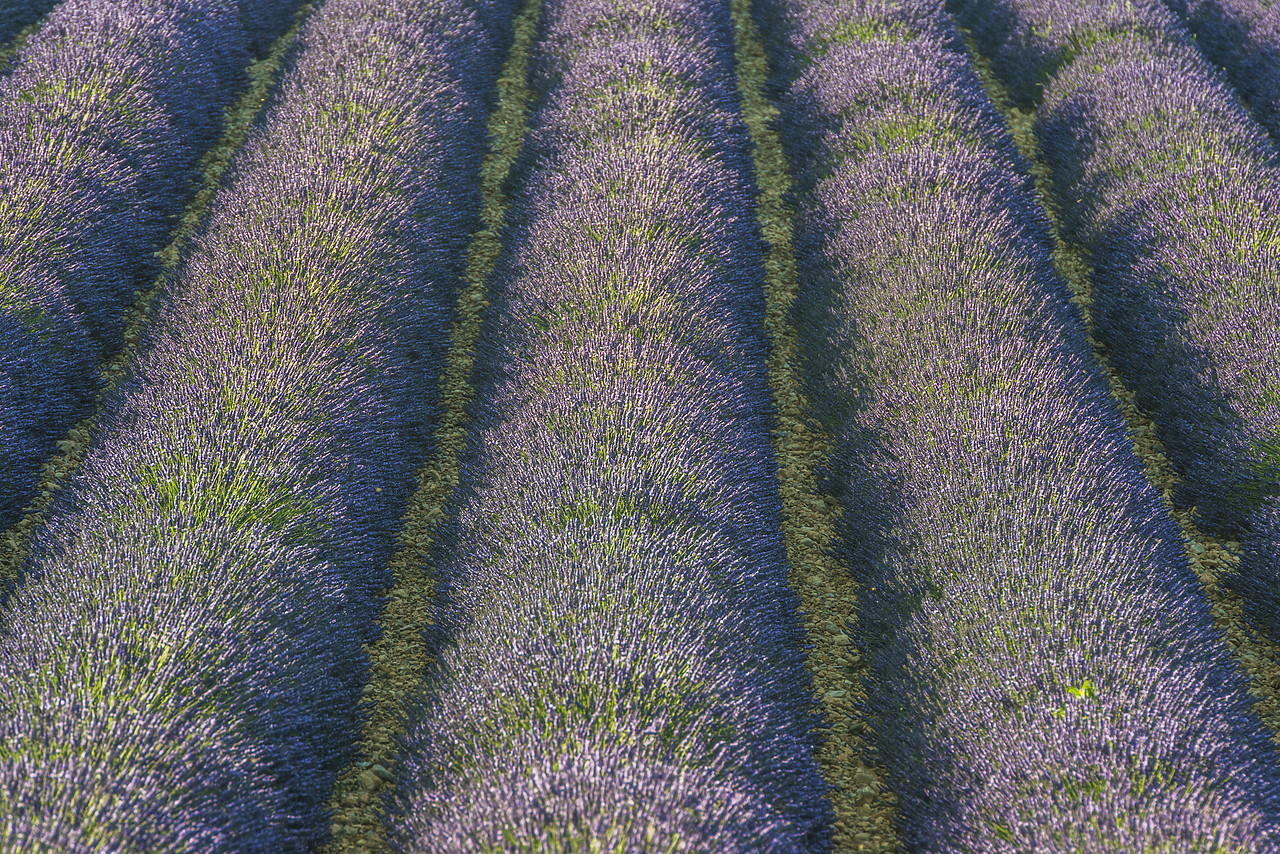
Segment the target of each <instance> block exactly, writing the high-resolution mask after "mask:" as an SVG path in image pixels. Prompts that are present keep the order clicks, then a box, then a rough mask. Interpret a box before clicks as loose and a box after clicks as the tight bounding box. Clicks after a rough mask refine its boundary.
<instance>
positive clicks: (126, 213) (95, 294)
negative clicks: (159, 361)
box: [0, 0, 298, 527]
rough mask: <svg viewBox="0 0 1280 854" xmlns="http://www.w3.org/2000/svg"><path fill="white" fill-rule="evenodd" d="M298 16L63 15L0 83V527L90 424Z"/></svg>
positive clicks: (249, 12) (242, 6) (239, 9)
mask: <svg viewBox="0 0 1280 854" xmlns="http://www.w3.org/2000/svg"><path fill="white" fill-rule="evenodd" d="M46 5H47V4H46ZM297 5H298V3H297V2H296V0H243V2H240V3H228V2H222V0H169V2H165V3H159V4H158V3H154V2H143V0H121V1H120V2H113V3H101V2H93V0H67V2H64V3H61V4H59V5H58V6H57V7H56V8H55V9H54V10H53V11H52V12H51V13H50V14H49V15H48V17H47V18H45V20H44V21H43V23H42V24H41V26H40V28H39V29H38V30H37V31H36V32H35V34H34V35H32V36H31V38H30V40H29V42H28V43H27V45H26V46H25V48H24V49H23V50H22V51H21V53H20V54H19V55H18V56H17V58H16V60H15V65H14V67H13V68H12V69H11V70H10V71H9V73H8V74H6V75H5V76H4V77H0V341H3V342H4V345H5V349H4V353H3V356H0V527H7V526H8V525H10V524H12V523H13V521H14V520H15V519H16V517H17V515H18V514H19V513H20V512H21V510H22V508H23V507H25V506H26V505H27V504H28V503H29V502H30V500H31V498H32V497H33V495H34V493H35V488H36V482H37V471H38V469H39V467H40V464H41V463H42V462H43V461H44V460H45V458H47V457H48V456H49V454H50V453H51V452H52V450H53V448H54V445H55V443H56V442H57V440H59V439H61V438H63V437H64V436H66V432H67V429H68V428H69V427H70V426H71V425H72V424H73V423H74V422H75V421H76V420H78V419H79V418H81V417H83V416H84V415H86V414H88V412H89V411H90V409H91V407H92V403H93V397H94V392H95V391H96V379H97V371H98V366H99V362H100V360H101V359H102V357H103V356H105V355H107V354H109V353H112V352H114V351H116V350H118V349H119V348H120V346H121V345H122V344H123V341H122V339H121V334H122V333H123V328H124V327H123V324H124V313H125V309H126V307H127V306H128V304H129V303H130V302H131V301H132V299H133V293H134V289H135V288H138V287H145V286H146V285H148V284H150V282H151V279H152V278H153V277H154V276H155V274H156V272H157V270H158V267H157V263H156V261H155V259H154V258H153V257H152V253H154V252H155V250H157V249H159V248H160V246H161V245H162V244H163V243H164V241H165V239H166V237H165V235H166V233H167V232H168V230H169V228H171V227H172V225H173V221H174V217H175V216H176V215H177V214H178V213H180V212H181V211H182V208H183V205H184V204H185V203H186V201H187V199H188V198H189V197H190V195H191V194H192V193H193V192H194V189H195V184H194V180H195V178H196V177H197V176H196V174H195V172H196V165H197V162H198V160H199V158H200V156H201V155H202V154H203V153H204V152H205V151H206V150H207V149H208V148H209V146H210V145H211V143H212V142H213V141H214V139H216V137H217V135H218V134H219V132H220V131H221V128H222V118H223V109H224V107H226V106H227V105H228V104H229V103H230V102H231V99H232V98H233V97H234V96H235V95H236V94H237V93H238V92H239V91H240V90H241V89H242V88H243V85H244V84H245V82H246V78H245V68H246V66H247V65H248V63H249V56H250V52H253V51H257V50H259V49H260V48H262V47H263V46H265V45H269V44H270V43H271V41H272V40H273V39H274V38H275V36H276V34H278V32H279V31H280V30H281V29H282V27H283V26H284V25H287V23H288V22H289V20H290V17H291V12H292V10H293V9H294V8H296V6H297ZM6 8H8V7H6ZM23 9H25V10H27V11H28V12H30V13H31V14H24V15H23V16H21V20H22V21H24V22H26V23H30V20H29V19H31V18H34V17H36V14H35V13H36V12H38V11H40V9H41V7H40V6H39V4H30V5H29V6H28V5H27V4H17V5H16V6H14V7H13V8H12V9H11V10H10V11H11V12H12V13H14V14H16V13H17V12H18V11H20V10H23ZM0 23H2V22H0Z"/></svg>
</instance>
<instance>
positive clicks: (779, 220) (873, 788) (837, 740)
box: [731, 0, 902, 854]
mask: <svg viewBox="0 0 1280 854" xmlns="http://www.w3.org/2000/svg"><path fill="white" fill-rule="evenodd" d="M731 8H732V10H733V21H734V29H735V41H736V45H737V49H736V53H737V65H738V81H739V89H740V91H741V93H742V103H743V114H744V116H745V118H746V123H747V128H748V130H749V131H750V133H751V140H752V143H753V146H754V152H753V157H754V160H755V166H756V179H757V182H758V184H759V185H760V198H759V213H758V216H759V220H760V229H761V232H762V233H763V234H764V237H765V239H766V240H767V241H768V242H769V250H768V252H767V254H766V256H765V295H766V299H767V309H766V316H765V330H766V332H767V333H768V335H769V338H770V340H771V342H772V345H773V347H772V351H771V353H770V356H769V362H768V369H769V385H770V387H771V388H772V390H773V398H774V405H775V406H776V407H777V413H778V428H777V430H776V432H775V433H774V437H773V445H774V452H775V453H776V455H777V458H778V482H779V483H778V485H779V488H780V490H781V492H782V508H783V520H782V533H783V537H784V539H785V541H786V548H787V558H788V560H790V562H791V584H792V586H793V587H794V588H795V590H796V592H797V593H798V594H799V596H800V602H801V607H802V608H803V610H804V612H805V613H804V622H805V629H806V631H807V633H808V643H809V644H810V645H811V649H810V652H809V670H810V672H811V673H812V674H813V680H814V692H815V694H816V698H817V701H818V708H819V710H820V712H821V713H822V715H823V717H824V718H825V720H826V722H827V729H826V731H825V738H824V739H823V743H822V745H821V747H820V748H819V750H818V763H819V766H820V767H821V770H822V774H823V776H824V777H825V778H826V779H827V782H829V783H830V784H831V786H832V789H833V791H832V798H831V800H832V803H833V804H834V806H835V812H836V823H835V837H834V846H833V850H834V851H835V852H837V854H844V852H853V851H857V852H897V851H901V850H902V843H901V840H900V839H899V838H898V835H897V832H896V830H895V827H894V822H895V817H896V815H897V798H896V797H895V796H894V795H893V793H892V792H890V791H889V790H888V789H887V787H886V786H885V785H884V784H883V783H882V782H881V781H882V780H884V779H885V770H884V768H883V767H878V766H876V765H875V764H874V763H873V761H872V759H871V757H870V756H869V754H868V751H867V741H866V736H867V723H866V721H865V720H864V719H863V718H862V716H861V715H859V713H858V711H857V709H856V705H855V704H856V703H857V702H858V701H859V700H861V699H864V698H865V696H866V689H865V686H864V680H865V678H866V675H867V667H866V662H865V660H864V659H863V657H862V655H861V654H860V652H859V650H858V649H857V648H856V647H855V646H854V645H853V644H852V643H851V642H850V639H849V635H848V634H846V633H845V627H846V626H847V625H849V624H850V623H851V622H853V620H854V607H855V605H856V603H857V588H858V585H857V583H856V582H854V580H853V577H852V575H851V574H850V572H849V568H848V567H846V566H844V565H842V564H841V563H840V562H839V561H838V560H836V559H835V558H834V557H832V556H831V555H830V554H827V551H828V550H829V549H830V547H831V546H832V545H833V543H834V541H835V528H834V525H835V520H836V517H837V515H838V514H839V512H840V509H839V507H838V505H837V502H836V500H835V499H834V498H831V497H830V496H826V495H823V494H822V493H821V492H819V489H818V482H817V477H816V475H815V467H816V466H817V465H818V464H820V463H821V462H823V461H824V460H825V459H826V457H827V456H828V455H829V454H830V451H831V445H830V440H829V439H828V437H826V436H824V435H823V434H822V433H821V432H820V429H821V428H820V427H819V425H818V423H817V420H816V419H814V418H808V417H806V413H808V412H809V411H810V410H809V404H808V401H807V400H806V399H805V396H804V393H803V391H802V390H801V383H800V377H799V376H798V371H799V364H800V359H799V345H798V343H797V338H796V332H795V329H794V328H793V327H792V326H791V323H790V320H789V313H790V310H791V303H792V302H793V301H794V300H795V295H796V286H797V282H796V267H795V256H794V253H793V251H792V243H791V238H792V212H791V211H790V210H789V209H788V206H787V204H786V203H785V201H784V199H785V197H786V193H787V191H788V190H789V188H790V183H791V181H790V177H789V174H790V170H789V167H788V164H787V159H786V155H785V154H784V152H783V150H782V142H781V140H780V139H779V137H778V134H777V132H776V131H774V130H773V128H772V127H771V126H770V122H771V121H772V120H773V118H774V117H775V116H776V115H777V110H776V108H775V107H774V106H773V105H772V104H770V103H769V102H768V100H767V99H766V98H765V96H764V94H763V89H762V87H763V86H764V84H765V81H766V80H767V79H768V73H769V68H768V61H767V59H766V58H765V53H764V48H763V47H762V45H761V43H760V39H759V37H758V35H757V33H756V29H755V25H754V23H753V21H752V19H751V11H750V9H751V3H750V0H731Z"/></svg>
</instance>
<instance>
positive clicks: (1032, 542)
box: [755, 0, 1280, 854]
mask: <svg viewBox="0 0 1280 854" xmlns="http://www.w3.org/2000/svg"><path fill="white" fill-rule="evenodd" d="M755 8H756V16H757V22H758V25H759V28H760V30H761V31H762V32H764V33H766V34H768V36H769V40H770V42H771V44H770V47H769V49H770V51H771V52H772V55H773V57H774V60H775V64H776V66H777V68H778V69H779V71H778V75H777V78H776V79H775V86H776V91H777V93H778V95H779V98H780V108H781V116H780V119H779V121H780V125H781V129H782V132H783V136H784V144H785V145H786V146H787V148H788V150H789V155H790V156H791V158H792V162H793V164H794V169H795V172H796V182H795V188H796V189H795V194H796V203H797V205H798V211H799V213H798V218H797V236H796V253H797V262H798V265H799V271H800V277H801V284H800V293H799V297H798V300H797V313H796V318H795V320H796V324H797V328H798V329H800V330H801V331H802V335H803V337H804V341H803V346H804V350H805V352H806V353H807V366H806V367H807V373H808V382H809V387H810V393H811V395H812V399H813V400H815V401H816V403H817V414H818V415H819V416H820V417H821V418H822V420H823V421H824V422H825V425H826V426H827V428H828V429H830V430H831V431H832V433H833V435H834V436H835V437H836V442H835V446H836V448H837V451H836V454H835V455H834V457H833V460H832V462H831V465H830V470H829V472H828V476H829V485H830V488H831V489H832V490H833V492H835V493H836V494H837V495H838V496H839V497H840V499H841V501H842V504H843V508H844V513H843V516H842V518H841V522H840V533H841V537H842V550H843V552H844V556H845V558H846V559H847V561H848V563H849V565H850V567H852V568H853V569H854V571H855V572H857V573H858V575H859V580H860V581H861V583H862V589H861V591H860V593H859V607H858V622H857V625H856V626H855V627H854V629H853V631H856V632H857V635H858V637H859V638H860V639H861V642H862V643H863V644H864V645H865V646H866V647H867V648H868V650H870V658H871V673H872V679H871V681H870V682H869V687H868V691H869V699H868V701H867V704H866V711H867V713H868V714H869V715H870V717H871V718H872V722H873V725H872V729H871V731H872V732H873V733H875V737H876V742H877V748H878V755H879V757H880V758H881V759H882V760H883V762H884V763H885V764H886V766H887V768H888V770H889V783H890V785H891V787H892V789H893V790H894V791H895V792H896V793H897V795H898V799H899V804H900V809H901V831H902V835H903V838H904V840H905V842H906V843H907V846H908V848H910V849H911V850H914V851H922V852H925V851H927V852H1027V851H1035V852H1058V851H1061V852H1068V851H1113V850H1114V851H1145V852H1157V851H1158V852H1170V854H1172V852H1182V851H1225V850H1230V851H1274V850H1276V846H1277V844H1280V822H1278V820H1277V816H1278V815H1280V812H1278V811H1277V808H1278V807H1280V788H1278V786H1277V783H1278V782H1280V780H1278V778H1280V775H1278V773H1277V769H1276V767H1275V763H1274V758H1273V753H1272V750H1271V748H1270V745H1269V743H1268V741H1267V739H1266V736H1265V734H1264V732H1263V730H1262V726H1261V723H1260V721H1258V720H1257V718H1256V717H1255V716H1254V715H1253V714H1252V712H1250V711H1249V708H1248V706H1249V701H1248V696H1247V694H1246V693H1245V685H1244V682H1243V680H1242V678H1241V677H1240V676H1239V675H1238V673H1237V672H1236V671H1235V669H1234V667H1233V665H1232V661H1231V658H1230V655H1229V653H1228V651H1227V649H1226V647H1225V645H1224V644H1223V643H1222V640H1221V635H1220V634H1219V633H1218V632H1217V631H1216V630H1215V629H1214V627H1213V622H1212V619H1211V617H1210V615H1209V613H1208V609H1207V606H1206V604H1205V602H1204V599H1203V597H1202V595H1201V594H1200V591H1199V589H1198V583H1197V581H1196V579H1195V577H1194V575H1193V574H1192V573H1191V571H1190V568H1189V566H1188V564H1187V561H1186V557H1185V555H1184V553H1183V551H1182V547H1181V538H1180V536H1179V532H1178V529H1177V528H1176V526H1175V525H1174V524H1173V522H1172V520H1171V519H1170V517H1169V516H1168V514H1167V513H1165V512H1164V508H1163V506H1162V503H1161V501H1160V499H1159V497H1158V496H1157V494H1156V493H1155V491H1154V490H1153V488H1152V487H1151V485H1150V483H1149V482H1147V480H1146V479H1145V478H1144V476H1143V474H1142V471H1141V468H1140V465H1139V463H1138V461H1137V459H1136V458H1135V456H1134V454H1133V452H1132V450H1131V445H1130V443H1129V440H1128V438H1127V436H1126V434H1125V429H1124V424H1123V421H1122V419H1121V416H1120V413H1119V412H1118V410H1117V407H1116V405H1115V403H1114V401H1113V400H1112V399H1111V398H1110V395H1109V393H1108V389H1107V385H1106V381H1105V379H1104V377H1103V376H1102V375H1101V372H1100V370H1099V369H1098V366H1097V364H1096V362H1095V360H1094V359H1093V357H1092V354H1091V353H1090V351H1089V348H1088V346H1087V344H1086V341H1085V339H1084V334H1083V324H1082V320H1081V318H1080V316H1079V314H1078V312H1077V311H1076V310H1075V309H1074V308H1073V307H1072V306H1071V304H1070V302H1069V300H1068V297H1067V290H1066V287H1065V284H1064V283H1063V282H1062V281H1061V280H1060V279H1059V278H1058V276H1057V274H1056V273H1055V271H1054V269H1053V266H1052V264H1051V262H1050V254H1049V250H1050V248H1051V246H1052V242H1051V237H1050V233H1049V229H1048V223H1047V222H1046V220H1045V217H1044V214H1043V212H1042V211H1041V210H1040V208H1039V206H1038V204H1037V202H1036V199H1035V196H1034V193H1033V188H1032V186H1031V184H1030V181H1029V180H1028V178H1027V177H1026V164H1025V163H1023V162H1022V161H1021V160H1020V159H1019V157H1018V156H1017V154H1016V153H1015V150H1014V147H1013V144H1012V142H1011V139H1010V138H1009V136H1008V134H1007V133H1005V131H1004V130H1003V128H1002V126H1001V124H1000V121H999V118H998V116H997V114H996V112H995V110H994V109H993V107H992V105H991V103H990V101H989V100H988V98H987V97H986V95H985V93H984V91H983V88H982V86H981V84H980V83H979V81H978V79H977V77H976V75H975V73H974V71H973V70H972V67H971V66H970V64H969V62H968V60H967V57H966V56H965V53H964V47H963V44H962V42H961V40H960V38H959V34H958V32H957V30H956V28H955V26H954V24H953V23H952V21H951V19H950V18H949V16H948V15H947V13H946V12H945V10H944V9H943V8H942V5H941V3H940V2H935V0H909V2H885V0H857V2H836V0H757V2H756V7H755ZM1055 22H1056V19H1055Z"/></svg>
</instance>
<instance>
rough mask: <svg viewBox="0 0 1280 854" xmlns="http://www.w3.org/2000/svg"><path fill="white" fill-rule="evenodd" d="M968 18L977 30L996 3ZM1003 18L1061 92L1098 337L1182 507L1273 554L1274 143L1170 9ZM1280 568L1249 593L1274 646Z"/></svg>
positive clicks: (1024, 10)
mask: <svg viewBox="0 0 1280 854" xmlns="http://www.w3.org/2000/svg"><path fill="white" fill-rule="evenodd" d="M956 5H957V6H958V7H963V9H964V10H965V11H964V13H963V14H964V15H966V16H967V17H968V18H969V19H972V20H978V19H981V18H983V17H984V15H985V12H986V10H987V8H988V7H987V5H986V4H984V3H979V2H973V3H958V2H957V3H956ZM1001 8H1002V9H1003V11H1002V12H1000V13H999V15H997V16H996V17H1002V18H1003V19H1005V24H1004V25H1002V26H1001V27H997V28H987V29H984V28H982V27H979V28H978V34H979V38H980V41H982V42H983V44H984V49H985V50H986V51H987V52H988V53H989V54H991V55H992V56H993V57H994V58H995V64H996V66H997V67H998V68H1003V69H1005V72H1004V73H1005V74H1010V73H1013V71H1015V70H1017V69H1032V68H1034V69H1036V74H1037V75H1038V76H1037V79H1038V80H1040V81H1042V82H1043V93H1042V99H1041V100H1040V101H1039V103H1038V106H1037V107H1036V113H1037V116H1036V128H1037V135H1038V139H1039V141H1040V145H1041V148H1042V152H1043V156H1044V159H1045V161H1046V162H1047V164H1048V165H1049V166H1050V168H1051V169H1052V170H1053V177H1054V185H1055V193H1056V195H1057V199H1056V201H1057V204H1058V206H1059V208H1060V209H1061V210H1062V213H1063V223H1064V229H1065V233H1066V236H1067V237H1068V238H1069V239H1072V240H1074V241H1077V242H1079V243H1081V244H1083V245H1084V246H1085V247H1086V248H1087V249H1088V250H1089V251H1090V252H1091V253H1092V256H1093V257H1092V261H1093V265H1094V268H1095V271H1094V275H1093V290H1094V303H1095V307H1094V311H1095V317H1096V321H1097V334H1098V337H1099V339H1100V340H1101V341H1102V343H1103V344H1104V345H1105V346H1106V347H1107V350H1108V353H1109V355H1110V358H1111V361H1112V364H1113V365H1114V366H1115V367H1116V369H1117V371H1118V372H1119V373H1120V375H1121V376H1122V377H1123V379H1124V381H1125V382H1126V384H1127V385H1128V386H1129V387H1130V388H1132V389H1133V391H1134V394H1135V397H1136V401H1137V403H1138V405H1139V406H1140V407H1141V408H1142V409H1143V410H1144V411H1146V412H1148V413H1150V415H1151V417H1152V419H1153V420H1154V421H1155V423H1156V425H1157V426H1158V428H1159V430H1160V437H1161V439H1162V440H1163V442H1164V444H1165V446H1166V448H1167V449H1168V452H1169V456H1170V458H1171V460H1172V461H1173V463H1174V465H1175V467H1176V469H1177V470H1178V473H1179V475H1180V476H1181V483H1180V484H1179V486H1178V488H1177V491H1176V493H1175V500H1176V501H1177V502H1178V503H1179V504H1180V505H1182V506H1184V507H1194V508H1195V509H1196V511H1197V514H1198V515H1197V523H1198V524H1199V525H1200V526H1201V527H1202V528H1203V529H1205V530H1207V531H1209V532H1211V533H1215V534H1218V535H1225V536H1238V537H1241V538H1242V539H1248V540H1250V541H1251V542H1256V539H1255V538H1254V537H1253V536H1252V535H1251V534H1250V531H1251V528H1250V523H1249V519H1250V518H1252V517H1253V515H1254V514H1255V513H1256V512H1258V510H1259V509H1260V508H1261V507H1262V505H1263V504H1264V503H1265V502H1267V501H1269V500H1271V499H1272V498H1274V497H1277V496H1280V450H1278V449H1280V444H1278V441H1280V440H1278V437H1280V348H1277V346H1276V345H1277V340H1278V339H1277V331H1276V330H1277V329H1278V328H1280V300H1278V299H1277V298H1276V295H1277V292H1278V290H1277V288H1278V286H1280V280H1278V279H1277V274H1276V270H1277V269H1280V225H1277V223H1278V222H1280V218H1278V216H1277V214H1280V172H1278V171H1277V166H1278V165H1280V160H1278V159H1277V154H1276V149H1275V147H1274V144H1273V140H1271V139H1269V138H1268V137H1267V135H1266V134H1265V133H1264V131H1263V129H1262V128H1261V127H1260V126H1259V125H1258V124H1257V123H1255V122H1254V121H1253V119H1251V118H1250V117H1249V115H1248V114H1247V113H1246V112H1245V111H1244V109H1243V108H1242V106H1241V105H1240V104H1239V102H1238V100H1237V98H1236V95H1235V93H1234V92H1233V91H1231V90H1230V89H1229V88H1228V87H1227V86H1226V85H1224V83H1223V82H1222V81H1221V80H1220V79H1219V75H1218V74H1217V73H1216V72H1215V71H1214V70H1213V69H1211V68H1210V67H1209V65H1208V64H1207V63H1206V62H1205V61H1204V59H1203V57H1202V56H1201V55H1200V53H1199V51H1197V50H1196V48H1195V46H1194V45H1193V43H1192V41H1191V38H1190V36H1189V34H1188V33H1187V31H1186V28H1185V25H1184V24H1183V22H1182V21H1180V20H1178V19H1177V18H1176V17H1175V16H1174V15H1173V13H1171V12H1170V11H1169V9H1168V8H1166V7H1165V6H1164V5H1163V4H1161V3H1157V2H1155V0H1142V2H1135V3H1129V4H1125V5H1123V6H1115V5H1104V4H1101V3H1097V4H1095V3H1092V2H1083V0H1072V1H1071V2H1067V0H1018V2H1016V3H1010V4H1008V5H1007V6H1003V5H1002V6H1001ZM1006 79H1009V78H1007V77H1006ZM1035 95H1036V92H1034V91H1031V90H1027V91H1026V92H1024V100H1025V102H1026V103H1027V104H1029V105H1030V104H1032V103H1033V97H1034V96H1035ZM1278 570H1280V566H1278V565H1276V564H1275V563H1273V562H1268V561H1266V560H1262V559H1261V558H1258V557H1252V556H1249V555H1246V557H1245V560H1244V564H1243V566H1242V568H1241V572H1240V573H1239V575H1238V576H1237V577H1236V578H1235V579H1233V582H1232V583H1233V584H1235V585H1236V587H1237V589H1238V591H1239V592H1240V593H1241V595H1242V596H1243V597H1244V598H1245V601H1246V605H1247V608H1248V609H1249V611H1250V612H1251V616H1252V618H1253V619H1254V620H1255V621H1256V622H1257V624H1258V626H1259V627H1260V628H1261V629H1262V630H1263V631H1264V632H1265V633H1267V634H1268V635H1270V636H1271V637H1273V638H1274V637H1280V622H1278V621H1277V619H1276V614H1277V613H1280V584H1278V583H1277V581H1278V577H1277V571H1278Z"/></svg>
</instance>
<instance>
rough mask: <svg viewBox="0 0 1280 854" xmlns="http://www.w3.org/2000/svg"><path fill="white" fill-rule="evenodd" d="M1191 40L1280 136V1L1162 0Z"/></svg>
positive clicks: (1279, 137)
mask: <svg viewBox="0 0 1280 854" xmlns="http://www.w3.org/2000/svg"><path fill="white" fill-rule="evenodd" d="M1165 3H1166V5H1168V6H1169V8H1170V9H1172V10H1173V11H1174V12H1175V13H1177V14H1178V15H1180V16H1181V17H1182V19H1183V20H1184V21H1186V22H1187V25H1188V27H1189V28H1190V29H1191V31H1192V32H1193V33H1195V36H1196V45H1197V46H1198V47H1199V48H1200V50H1202V51H1203V52H1204V54H1205V55H1206V56H1207V57H1208V58H1209V59H1210V60H1212V61H1213V62H1214V63H1216V64H1218V65H1220V66H1222V67H1223V68H1224V69H1225V70H1226V72H1227V77H1228V78H1229V79H1230V80H1231V83H1232V85H1233V86H1235V88H1236V89H1237V90H1238V91H1239V92H1240V94H1241V95H1243V96H1244V97H1245V98H1247V99H1248V104H1249V109H1250V112H1251V113H1253V116H1254V118H1256V119H1257V120H1258V122H1259V123H1260V124H1261V125H1262V126H1263V127H1265V128H1266V129H1267V132H1268V133H1269V134H1271V138H1272V140H1275V141H1280V4H1276V3H1275V2H1274V0H1165Z"/></svg>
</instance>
